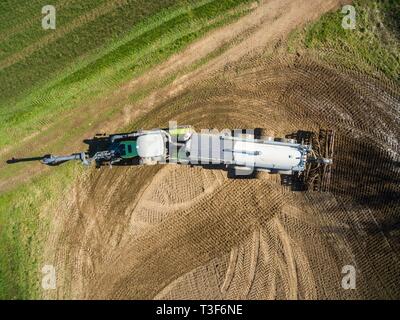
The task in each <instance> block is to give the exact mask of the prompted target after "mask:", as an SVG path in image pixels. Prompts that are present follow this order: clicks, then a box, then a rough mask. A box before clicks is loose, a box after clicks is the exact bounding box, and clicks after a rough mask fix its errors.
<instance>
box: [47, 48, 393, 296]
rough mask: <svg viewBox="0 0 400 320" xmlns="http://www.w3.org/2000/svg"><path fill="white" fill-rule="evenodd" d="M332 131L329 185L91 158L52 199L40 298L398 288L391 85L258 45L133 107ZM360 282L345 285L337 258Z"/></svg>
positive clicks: (237, 124) (180, 116) (213, 120)
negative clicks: (299, 186) (312, 186)
mask: <svg viewBox="0 0 400 320" xmlns="http://www.w3.org/2000/svg"><path fill="white" fill-rule="evenodd" d="M169 120H176V121H177V122H178V123H179V124H191V125H194V126H195V127H196V128H198V129H201V128H212V127H216V128H218V129H223V128H256V127H262V128H265V129H266V130H267V131H269V132H271V133H274V134H275V135H276V136H284V135H286V134H290V133H292V132H296V131H297V130H307V131H318V130H319V128H330V129H334V130H335V131H336V136H337V138H336V147H335V155H334V167H333V175H332V183H331V191H330V192H326V193H317V192H294V191H291V190H290V189H289V188H288V187H286V186H282V184H281V180H280V177H279V176H277V175H269V174H262V175H260V176H259V177H258V178H257V179H254V180H232V179H228V178H227V175H226V172H224V171H220V170H213V169H206V168H198V167H196V168H191V167H186V166H179V165H170V166H155V167H130V168H118V167H114V168H113V169H112V170H110V169H108V168H103V169H101V170H93V171H89V172H87V173H86V174H85V176H84V177H82V178H81V179H79V181H78V182H77V183H76V185H75V187H74V189H73V191H72V192H70V193H69V194H66V196H65V198H64V199H63V201H62V202H61V203H59V204H57V207H56V208H49V210H51V212H57V214H54V215H56V217H55V218H54V220H53V225H52V228H51V230H52V231H51V233H50V236H49V240H48V241H49V242H48V243H49V245H48V246H47V252H46V255H45V256H46V262H48V263H52V264H54V265H55V266H56V268H57V274H58V277H57V280H58V282H57V290H55V291H48V292H46V294H47V296H46V297H47V298H114V299H116V298H122V299H188V298H190V299H196V298H197V299H316V298H318V299H326V298H329V299H334V298H339V299H349V298H355V299H366V298H367V299H371V298H400V287H399V285H398V283H399V278H400V276H399V275H400V261H399V260H400V245H399V243H400V242H399V240H400V225H399V218H400V212H399V202H400V200H399V199H400V183H399V182H400V168H399V163H400V156H399V151H400V148H399V142H398V139H399V138H400V125H399V124H400V90H399V87H398V86H397V85H396V84H394V83H391V82H388V81H386V80H383V79H377V78H371V77H368V76H365V75H363V74H361V73H359V72H357V71H353V70H348V69H344V68H342V67H340V66H336V65H329V64H327V63H323V62H321V60H320V59H319V58H318V56H309V55H305V56H300V55H293V56H292V55H287V54H281V53H279V50H276V51H274V54H273V55H268V56H266V55H265V54H264V55H254V56H252V57H246V58H242V59H241V60H240V61H236V62H233V63H228V64H225V65H224V66H223V67H222V68H219V69H218V71H217V72H214V73H213V74H212V75H209V76H208V77H201V78H199V79H198V81H197V82H194V83H193V84H191V85H189V86H186V87H184V88H181V89H180V90H178V93H176V94H174V95H173V96H171V97H167V98H166V99H164V101H162V100H160V101H159V103H158V104H156V107H155V109H153V110H152V111H150V113H149V114H148V115H147V116H146V117H145V118H144V119H143V120H142V122H141V124H142V125H143V126H144V127H147V128H151V127H160V126H165V125H167V124H168V121H169ZM345 265H353V266H354V267H355V268H356V270H357V282H356V286H357V287H356V288H357V289H356V290H344V289H343V288H342V287H341V281H342V277H343V274H342V273H341V271H342V268H343V266H345Z"/></svg>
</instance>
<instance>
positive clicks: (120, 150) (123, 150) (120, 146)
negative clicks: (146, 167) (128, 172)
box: [110, 140, 138, 159]
mask: <svg viewBox="0 0 400 320" xmlns="http://www.w3.org/2000/svg"><path fill="white" fill-rule="evenodd" d="M136 146H137V144H136V141H135V140H122V141H116V142H114V143H112V144H111V146H110V151H113V152H114V155H115V156H116V157H121V158H122V159H132V158H135V157H137V156H138V152H137V147H136Z"/></svg>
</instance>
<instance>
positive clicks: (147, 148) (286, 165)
mask: <svg viewBox="0 0 400 320" xmlns="http://www.w3.org/2000/svg"><path fill="white" fill-rule="evenodd" d="M85 142H86V143H87V144H88V145H89V150H88V151H85V152H79V153H74V154H71V155H68V156H54V155H46V156H43V157H38V158H25V159H15V158H13V159H12V160H9V161H8V162H9V163H16V162H21V161H30V160H40V161H41V162H42V163H43V164H45V165H49V166H56V165H59V164H61V163H64V162H67V161H71V160H79V161H81V162H82V163H83V164H84V165H90V164H91V163H93V162H94V163H95V164H96V167H97V168H100V167H101V166H104V165H110V166H112V165H156V164H171V163H176V164H182V165H192V166H203V167H213V168H224V169H227V170H228V173H229V176H230V177H233V178H248V177H253V176H254V174H256V173H257V172H261V171H264V172H268V173H271V174H280V175H282V176H283V177H285V179H284V180H286V181H297V182H299V181H301V183H302V185H303V189H310V188H311V189H313V190H320V191H326V190H328V187H329V180H330V176H331V167H332V164H333V148H334V133H333V131H331V130H320V131H319V133H318V134H315V133H312V132H305V131H299V132H298V133H296V134H293V135H291V136H288V137H287V138H275V137H272V136H264V135H262V130H261V129H256V130H242V129H239V130H223V131H221V132H218V131H215V130H202V131H201V133H197V132H196V131H195V130H194V129H193V127H191V126H180V127H174V128H168V129H152V130H139V131H135V132H130V133H124V134H113V135H109V136H107V135H104V134H103V135H96V137H95V138H94V139H91V140H86V141H85ZM288 178H289V179H288ZM290 178H293V179H290ZM290 183H291V182H290Z"/></svg>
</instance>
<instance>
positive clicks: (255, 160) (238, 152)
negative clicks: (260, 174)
mask: <svg viewBox="0 0 400 320" xmlns="http://www.w3.org/2000/svg"><path fill="white" fill-rule="evenodd" d="M233 151H234V152H233V159H234V162H235V164H238V165H244V166H249V167H259V168H266V169H273V170H285V171H287V170H292V169H293V168H295V167H298V166H299V165H300V163H301V160H302V154H301V152H300V150H299V149H298V148H296V147H295V146H293V147H291V146H288V145H273V144H263V143H256V142H247V141H234V144H233Z"/></svg>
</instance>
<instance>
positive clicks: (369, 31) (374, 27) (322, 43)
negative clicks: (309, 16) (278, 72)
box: [288, 0, 400, 82]
mask: <svg viewBox="0 0 400 320" xmlns="http://www.w3.org/2000/svg"><path fill="white" fill-rule="evenodd" d="M353 5H354V6H355V9H356V13H357V15H356V19H357V27H356V29H355V30H345V29H343V28H342V26H341V25H342V24H341V22H342V19H343V16H344V15H343V14H342V13H341V12H340V11H337V12H334V13H329V14H326V15H325V16H323V17H322V18H321V19H320V20H319V21H317V22H315V23H313V24H311V25H309V26H307V27H306V28H305V29H303V30H297V31H295V32H293V33H292V34H291V36H290V38H289V45H288V47H289V52H292V53H293V52H295V51H296V50H307V51H311V52H312V51H315V52H317V53H318V56H319V57H322V58H324V59H326V60H327V61H328V62H333V63H336V64H338V63H339V64H342V65H344V66H345V67H348V68H353V69H358V70H360V71H362V72H365V73H368V74H371V75H376V76H379V75H380V74H384V75H385V76H387V77H388V78H390V79H392V80H394V81H396V82H400V48H399V45H398V43H399V42H398V41H399V39H400V23H399V20H398V17H399V16H400V2H399V1H396V0H356V1H354V3H353Z"/></svg>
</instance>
